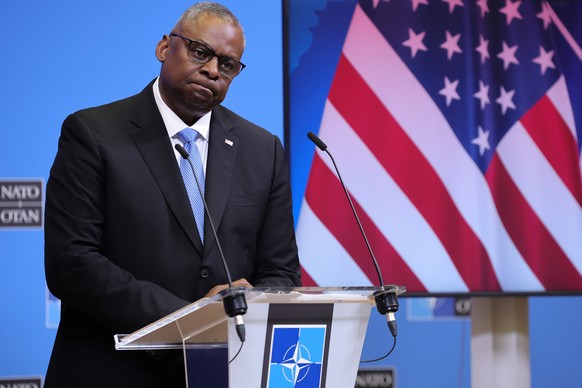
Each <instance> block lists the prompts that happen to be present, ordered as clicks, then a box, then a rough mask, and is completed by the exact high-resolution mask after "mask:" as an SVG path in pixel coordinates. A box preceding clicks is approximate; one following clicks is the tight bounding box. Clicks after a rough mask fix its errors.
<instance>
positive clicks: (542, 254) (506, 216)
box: [485, 154, 582, 290]
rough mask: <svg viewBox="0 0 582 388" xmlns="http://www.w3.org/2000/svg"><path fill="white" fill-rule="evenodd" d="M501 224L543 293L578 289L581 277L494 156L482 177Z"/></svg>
mask: <svg viewBox="0 0 582 388" xmlns="http://www.w3.org/2000/svg"><path fill="white" fill-rule="evenodd" d="M485 176H486V178H487V182H488V184H489V187H490V188H491V193H492V195H493V199H494V201H495V206H497V210H498V212H499V215H500V217H501V221H502V222H503V225H505V228H506V229H507V232H508V233H509V235H510V236H511V238H512V240H513V242H514V243H515V246H516V247H517V249H518V250H519V252H520V253H521V255H522V256H523V257H524V259H525V261H526V262H527V263H528V265H529V266H530V268H531V269H532V271H533V272H534V273H535V275H536V276H537V278H538V279H539V280H540V282H541V283H542V284H543V285H544V287H545V288H546V289H551V290H566V289H572V290H574V289H578V290H579V289H581V288H582V277H581V276H580V274H578V271H577V270H576V268H575V267H574V265H573V264H572V262H570V260H569V259H568V257H567V256H566V254H565V253H564V251H563V250H562V249H561V248H560V246H559V245H558V244H557V243H556V241H555V240H554V239H553V237H552V236H551V234H550V233H549V232H548V230H547V229H546V227H545V226H544V224H543V223H542V222H541V220H540V219H539V218H538V216H537V215H536V213H535V212H534V211H533V209H532V208H531V207H530V206H529V204H528V203H527V201H526V200H525V198H524V197H523V196H522V194H521V193H520V192H519V189H518V188H517V186H516V185H515V183H514V182H513V180H512V179H511V177H510V176H509V173H508V172H507V170H506V169H505V167H504V166H503V164H502V163H501V160H500V159H499V156H498V155H497V154H495V155H494V156H493V158H492V159H491V164H490V165H489V169H488V170H487V173H486V174H485Z"/></svg>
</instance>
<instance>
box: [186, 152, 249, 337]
mask: <svg viewBox="0 0 582 388" xmlns="http://www.w3.org/2000/svg"><path fill="white" fill-rule="evenodd" d="M174 148H175V149H176V151H178V153H179V154H180V156H182V157H183V158H184V159H186V160H187V161H188V163H189V164H190V168H192V173H193V174H194V180H195V181H196V187H197V188H198V192H199V194H200V197H201V198H202V204H203V205H204V212H205V213H206V215H207V216H208V223H209V225H210V229H212V234H213V236H214V240H215V241H216V246H217V247H218V252H219V254H220V259H221V260H222V266H223V268H224V272H225V273H226V279H227V281H228V289H227V290H226V291H225V292H224V294H223V296H222V305H223V307H224V312H225V313H226V315H228V316H229V317H230V318H234V321H235V328H236V332H237V335H238V337H239V339H240V341H241V342H244V341H245V337H246V334H245V326H244V321H243V318H242V316H243V315H244V314H246V312H247V309H248V306H247V300H246V298H245V293H244V292H243V291H241V290H237V289H235V288H234V287H233V285H232V278H231V276H230V271H229V269H228V264H227V263H226V259H225V257H224V253H223V252H222V246H221V245H220V240H219V239H218V235H217V233H216V228H215V227H214V222H213V221H212V217H211V216H210V211H209V210H208V205H207V204H206V199H205V198H204V195H203V194H202V188H201V187H200V182H199V181H198V176H196V171H195V169H194V165H193V164H192V161H191V160H190V155H189V154H188V152H187V151H186V150H185V149H184V147H182V145H181V144H176V145H175V146H174Z"/></svg>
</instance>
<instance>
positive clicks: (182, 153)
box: [174, 144, 190, 159]
mask: <svg viewBox="0 0 582 388" xmlns="http://www.w3.org/2000/svg"><path fill="white" fill-rule="evenodd" d="M174 148H175V149H176V151H178V152H179V153H180V155H182V157H183V158H184V159H188V158H189V157H190V155H188V152H186V150H185V149H184V147H182V145H181V144H176V145H175V146H174Z"/></svg>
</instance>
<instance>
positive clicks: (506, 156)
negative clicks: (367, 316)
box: [297, 0, 582, 292]
mask: <svg viewBox="0 0 582 388" xmlns="http://www.w3.org/2000/svg"><path fill="white" fill-rule="evenodd" d="M550 4H551V3H547V2H541V1H530V0H528V1H516V0H496V1H486V0H390V1H387V0H375V1H372V0H368V1H360V3H359V4H358V5H357V6H355V10H354V14H353V17H352V20H351V24H350V26H349V29H348V33H347V36H346V39H345V42H344V46H343V49H342V55H341V57H340V59H339V62H338V64H337V69H336V72H335V76H334V80H333V83H332V86H331V89H330V91H329V94H328V97H327V101H326V105H325V108H324V113H323V117H322V120H321V126H320V128H319V132H318V135H319V137H320V138H321V139H322V140H323V141H324V142H325V143H326V144H327V145H328V149H329V151H330V152H331V153H332V155H333V156H334V157H335V160H336V162H337V164H338V167H339V169H340V173H341V175H342V178H343V180H344V182H345V183H346V185H347V188H348V190H349V192H350V194H351V196H352V200H353V202H354V205H355V208H356V210H357V212H358V214H359V216H360V218H361V221H362V225H363V227H364V229H365V230H366V233H367V235H368V238H369V241H370V244H371V246H372V248H373V250H374V253H375V255H376V257H377V259H378V261H379V264H380V268H381V269H382V272H383V276H384V280H385V282H386V283H388V284H398V285H402V286H406V287H407V289H408V291H419V292H479V291H494V292H495V291H514V292H519V291H526V292H538V291H540V292H542V291H546V290H582V211H581V205H582V184H581V173H580V165H581V162H580V144H579V141H578V136H577V134H576V127H575V123H574V113H573V110H572V105H571V101H570V97H569V94H568V90H567V87H566V81H565V78H564V76H563V74H562V73H561V71H560V69H561V66H560V63H559V59H558V57H557V56H556V50H555V39H556V36H557V35H559V38H560V39H565V40H566V41H567V42H568V44H569V45H570V47H571V50H573V53H574V54H575V56H576V55H577V60H582V50H580V46H579V44H580V42H577V41H576V39H574V38H573V37H572V35H570V34H569V31H568V30H567V28H566V27H565V26H564V25H563V23H562V22H561V21H560V19H559V18H558V16H557V15H556V13H555V11H554V9H553V8H552V7H551V5H550ZM581 87H582V85H581ZM297 237H298V244H299V247H300V257H301V260H302V266H303V270H304V278H303V279H304V284H306V285H319V286H328V285H378V278H377V276H376V273H375V270H374V266H373V263H372V260H371V259H370V256H369V254H368V252H367V249H366V246H365V244H364V242H363V239H362V236H361V235H360V233H359V232H358V229H357V225H356V222H355V221H354V218H353V215H352V212H351V209H350V207H349V204H348V202H347V199H346V198H345V195H344V193H343V190H342V188H341V186H340V182H339V180H338V178H337V175H336V174H335V172H334V168H333V164H332V162H331V160H330V158H329V157H328V155H325V153H322V152H319V151H318V152H316V154H315V156H314V159H313V162H312V166H311V170H310V175H309V179H308V183H307V188H306V192H305V196H304V200H303V203H302V205H301V211H300V215H299V219H298V225H297Z"/></svg>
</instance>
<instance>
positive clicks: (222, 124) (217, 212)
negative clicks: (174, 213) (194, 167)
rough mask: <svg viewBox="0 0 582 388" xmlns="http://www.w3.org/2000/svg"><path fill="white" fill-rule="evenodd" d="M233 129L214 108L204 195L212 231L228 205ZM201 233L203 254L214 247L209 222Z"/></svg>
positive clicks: (234, 140) (234, 151)
mask: <svg viewBox="0 0 582 388" xmlns="http://www.w3.org/2000/svg"><path fill="white" fill-rule="evenodd" d="M233 127H234V125H233V123H232V121H231V120H229V119H228V117H227V116H226V115H225V113H224V111H223V110H222V109H221V107H220V106H218V107H216V108H215V109H214V111H213V112H212V121H211V123H210V140H209V143H208V162H207V166H206V170H207V171H206V193H205V197H206V203H207V204H208V208H209V212H210V214H211V215H212V221H213V223H214V227H215V228H216V230H218V229H219V228H220V222H221V220H222V216H223V214H224V210H225V208H226V204H227V202H228V197H229V194H230V187H231V183H232V179H233V169H234V162H235V160H236V154H237V150H238V137H236V136H235V135H234V134H233V133H232V129H233ZM205 229H206V230H205V234H204V236H205V240H206V243H205V244H204V249H205V251H207V250H208V249H209V248H210V247H211V246H212V244H214V235H213V233H212V229H211V228H210V225H209V222H206V223H205Z"/></svg>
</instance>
